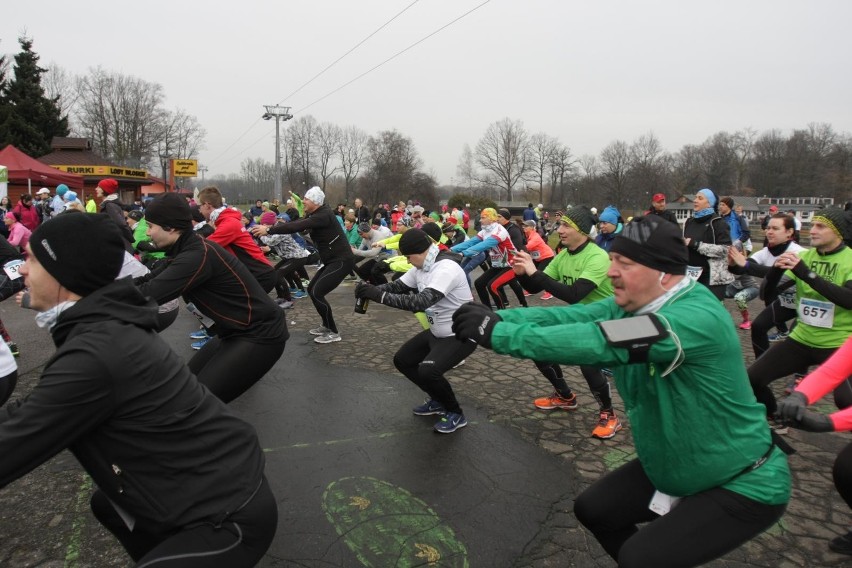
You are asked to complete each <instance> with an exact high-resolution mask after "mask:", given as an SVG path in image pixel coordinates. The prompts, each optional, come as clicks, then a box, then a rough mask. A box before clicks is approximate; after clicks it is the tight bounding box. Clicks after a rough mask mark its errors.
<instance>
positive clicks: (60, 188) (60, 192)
mask: <svg viewBox="0 0 852 568" xmlns="http://www.w3.org/2000/svg"><path fill="white" fill-rule="evenodd" d="M66 191H68V186H67V185H65V184H64V183H60V184H59V185H57V186H56V195H59V196H60V197H61V196H63V195H65V192H66Z"/></svg>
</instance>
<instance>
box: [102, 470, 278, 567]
mask: <svg viewBox="0 0 852 568" xmlns="http://www.w3.org/2000/svg"><path fill="white" fill-rule="evenodd" d="M91 507H92V513H94V515H95V518H97V519H98V521H99V522H100V523H101V524H102V525H103V526H104V527H105V528H107V529H108V530H109V531H110V532H111V533H112V534H113V535H114V536H115V537H116V538H117V539H118V541H119V542H120V543H121V545H122V546H123V547H124V549H125V550H126V551H127V553H128V554H129V555H130V557H131V558H132V559H133V561H134V562H136V566H137V568H143V567H145V566H152V567H156V568H161V567H163V568H166V567H173V568H202V567H212V568H217V567H222V568H251V567H253V566H256V565H257V563H258V562H259V561H260V560H261V558H263V555H264V553H265V552H266V551H267V549H269V545H270V544H272V539H273V538H274V537H275V529H276V528H277V527H278V506H277V504H276V503H275V496H274V495H273V494H272V491H270V489H269V483H268V482H267V481H266V477H264V478H263V481H262V482H261V485H260V488H259V489H258V490H257V493H255V495H254V497H252V499H251V500H250V501H249V502H248V503H247V504H246V505H245V506H244V507H243V508H242V509H240V510H239V511H237V512H235V513H233V514H231V515H229V516H228V518H227V519H225V521H224V522H222V523H221V524H220V525H219V526H216V525H214V524H213V523H210V522H199V523H195V524H193V525H191V526H187V527H182V528H179V529H177V530H174V531H170V532H165V533H156V532H146V531H142V530H139V528H138V527H137V528H136V529H135V530H133V531H130V530H128V529H127V525H125V524H124V521H123V520H122V518H121V517H120V516H119V515H118V513H117V512H116V510H115V508H114V507H113V506H112V503H110V501H109V498H108V497H107V496H106V495H105V494H104V492H103V491H101V490H100V489H98V490H96V491H95V493H94V494H93V495H92V499H91Z"/></svg>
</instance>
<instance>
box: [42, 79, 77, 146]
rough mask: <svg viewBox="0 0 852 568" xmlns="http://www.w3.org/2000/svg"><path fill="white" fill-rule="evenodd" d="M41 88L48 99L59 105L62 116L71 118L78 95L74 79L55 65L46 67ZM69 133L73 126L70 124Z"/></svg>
mask: <svg viewBox="0 0 852 568" xmlns="http://www.w3.org/2000/svg"><path fill="white" fill-rule="evenodd" d="M41 86H42V87H44V94H45V96H46V97H47V98H49V99H55V100H57V101H58V104H59V112H60V114H61V115H62V116H69V117H70V116H71V115H72V113H73V110H74V106H75V105H76V103H77V99H78V98H79V95H78V94H77V86H76V79H75V78H74V77H73V76H72V75H71V74H70V73H68V72H67V71H66V70H65V69H63V68H62V67H60V66H59V65H57V64H56V63H52V62H51V63H50V65H48V66H47V73H45V74H44V75H42V77H41ZM71 131H72V132H73V131H74V125H73V124H71Z"/></svg>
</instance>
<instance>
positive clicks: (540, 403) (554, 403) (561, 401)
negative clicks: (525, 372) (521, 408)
mask: <svg viewBox="0 0 852 568" xmlns="http://www.w3.org/2000/svg"><path fill="white" fill-rule="evenodd" d="M533 404H535V407H536V408H539V409H541V410H553V409H554V408H561V409H562V410H577V395H576V394H574V393H573V392H572V393H571V396H569V397H568V398H565V397H564V396H562V395H561V394H559V393H558V392H555V391H554V393H553V394H552V395H550V396H545V397H542V398H537V399H535V401H534V402H533Z"/></svg>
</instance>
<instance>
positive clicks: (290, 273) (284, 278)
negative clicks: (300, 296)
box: [275, 256, 308, 300]
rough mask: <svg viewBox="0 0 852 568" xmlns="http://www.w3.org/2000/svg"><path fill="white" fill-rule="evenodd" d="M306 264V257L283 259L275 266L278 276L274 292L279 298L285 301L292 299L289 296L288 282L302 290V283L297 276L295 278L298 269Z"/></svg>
mask: <svg viewBox="0 0 852 568" xmlns="http://www.w3.org/2000/svg"><path fill="white" fill-rule="evenodd" d="M307 262H308V257H306V256H305V257H302V258H285V259H284V260H282V261H281V262H279V263H278V264H276V265H275V271H276V272H277V274H278V279H277V280H276V282H275V291H276V292H277V293H278V297H279V298H284V299H286V300H292V299H293V297H292V295H291V294H290V286H289V283H290V282H293V283H294V284H296V288H297V289H299V290H302V289H303V286H302V281H301V279H300V278H299V277H298V276H296V272H297V271H298V269H299V268H300V267H301V268H304V266H305V264H306V263H307Z"/></svg>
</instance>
